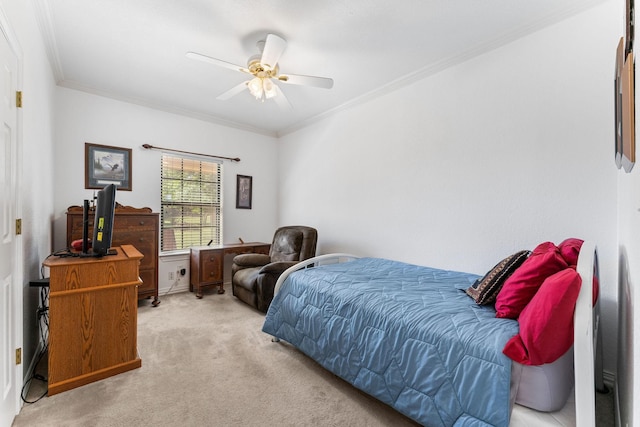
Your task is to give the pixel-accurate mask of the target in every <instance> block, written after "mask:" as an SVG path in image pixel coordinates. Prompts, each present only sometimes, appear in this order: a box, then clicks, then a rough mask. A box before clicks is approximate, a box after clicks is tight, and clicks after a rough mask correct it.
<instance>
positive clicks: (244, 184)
mask: <svg viewBox="0 0 640 427" xmlns="http://www.w3.org/2000/svg"><path fill="white" fill-rule="evenodd" d="M252 192H253V177H251V176H248V175H236V209H251V199H252V198H253V194H252Z"/></svg>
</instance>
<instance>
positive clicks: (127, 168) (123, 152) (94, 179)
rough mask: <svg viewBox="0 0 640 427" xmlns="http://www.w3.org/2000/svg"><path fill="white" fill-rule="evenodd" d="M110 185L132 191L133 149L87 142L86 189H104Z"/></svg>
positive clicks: (85, 147)
mask: <svg viewBox="0 0 640 427" xmlns="http://www.w3.org/2000/svg"><path fill="white" fill-rule="evenodd" d="M108 184H115V185H116V187H117V188H118V190H124V191H131V190H132V188H133V185H132V182H131V149H130V148H120V147H112V146H109V145H99V144H91V143H88V142H85V144H84V188H95V189H102V188H104V187H105V186H106V185H108Z"/></svg>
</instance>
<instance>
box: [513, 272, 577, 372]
mask: <svg viewBox="0 0 640 427" xmlns="http://www.w3.org/2000/svg"><path fill="white" fill-rule="evenodd" d="M580 285H581V279H580V275H579V274H578V273H576V271H575V270H574V269H572V268H567V269H564V270H562V271H560V272H558V273H556V274H554V275H553V276H550V277H548V278H547V279H546V280H545V281H544V283H543V284H542V286H541V287H540V289H539V290H538V293H536V295H535V296H534V297H533V299H532V300H531V302H530V303H529V304H528V305H527V306H526V307H525V309H524V310H522V314H520V318H519V319H518V323H519V324H520V333H519V334H518V335H515V336H514V337H512V338H511V339H510V340H509V341H508V342H507V344H506V345H505V346H504V349H503V350H502V352H503V353H504V354H506V355H507V356H509V357H510V358H511V359H512V360H515V361H516V362H519V363H522V364H523V365H542V364H544V363H551V362H554V361H555V360H556V359H557V358H559V357H560V356H562V355H563V354H565V353H566V352H567V350H569V349H570V348H571V346H572V345H573V312H574V310H575V307H576V300H577V299H578V293H580Z"/></svg>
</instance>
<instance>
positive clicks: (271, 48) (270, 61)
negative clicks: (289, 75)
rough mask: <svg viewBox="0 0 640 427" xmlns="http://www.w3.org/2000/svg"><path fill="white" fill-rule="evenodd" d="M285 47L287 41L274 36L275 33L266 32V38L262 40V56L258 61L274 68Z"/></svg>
mask: <svg viewBox="0 0 640 427" xmlns="http://www.w3.org/2000/svg"><path fill="white" fill-rule="evenodd" d="M286 47H287V42H286V41H285V40H284V39H283V38H281V37H278V36H276V35H275V34H267V39H266V40H265V42H264V50H263V51H262V58H261V59H260V62H261V63H262V64H263V65H269V66H270V67H271V68H275V66H276V64H277V63H278V60H279V59H280V55H282V52H284V49H285V48H286Z"/></svg>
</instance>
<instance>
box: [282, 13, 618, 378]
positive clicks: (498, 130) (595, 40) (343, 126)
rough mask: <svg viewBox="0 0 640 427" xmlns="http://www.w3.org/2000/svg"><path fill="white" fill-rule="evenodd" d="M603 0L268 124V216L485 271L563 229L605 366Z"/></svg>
mask: <svg viewBox="0 0 640 427" xmlns="http://www.w3.org/2000/svg"><path fill="white" fill-rule="evenodd" d="M621 13H622V11H621V8H620V7H619V5H618V2H616V3H615V4H614V3H613V2H609V3H607V4H605V5H603V6H600V7H597V8H595V9H592V10H589V11H587V12H585V13H582V14H581V15H579V16H577V17H574V18H571V19H569V20H567V21H564V22H562V23H559V24H557V25H554V26H552V27H549V28H547V29H545V30H542V31H539V32H537V33H535V34H533V35H530V36H528V37H526V38H523V39H520V40H516V41H514V42H513V43H511V44H509V45H507V46H504V47H502V48H499V49H497V50H495V51H492V52H490V53H487V54H484V55H482V56H479V57H476V58H475V59H472V60H469V61H467V62H465V63H462V64H460V65H458V66H455V67H453V68H451V69H448V70H446V71H443V72H441V73H439V74H436V75H433V76H431V77H429V78H426V79H423V80H421V81H418V82H416V83H414V84H413V85H411V86H408V87H405V88H403V89H401V90H398V91H396V92H393V93H390V94H387V95H385V96H383V97H381V98H378V99H376V100H373V101H371V102H368V103H366V104H363V105H359V106H357V107H354V108H351V109H349V110H347V111H344V112H342V113H340V114H337V115H333V116H330V117H328V118H327V119H325V120H324V121H322V122H320V123H317V124H316V125H314V126H312V127H309V128H305V129H302V130H300V131H298V132H295V133H292V134H289V135H287V136H285V137H283V138H281V142H280V144H279V146H278V148H279V152H280V165H281V174H280V185H279V187H280V189H281V193H280V194H281V203H280V209H281V215H280V222H281V223H292V222H296V223H305V224H309V225H312V226H315V227H317V228H318V233H319V247H318V252H319V253H327V252H352V253H356V254H361V255H369V256H381V257H386V258H392V259H397V260H402V261H407V262H411V263H416V264H422V265H430V266H435V267H440V268H446V269H456V270H462V271H468V272H474V273H478V274H483V273H485V272H486V271H487V270H488V269H490V268H491V267H492V266H493V265H494V264H495V263H496V262H498V261H499V260H500V259H502V258H503V257H505V256H506V255H509V254H511V253H513V252H515V251H517V250H520V249H532V248H533V247H534V246H535V245H537V244H538V243H540V242H543V241H546V240H550V241H553V242H556V243H559V242H560V241H561V240H563V239H565V238H567V237H579V238H582V239H589V240H592V241H594V242H596V244H597V245H598V247H599V251H600V262H601V281H602V287H603V289H602V300H603V310H604V325H605V328H606V330H607V331H608V332H609V333H606V334H605V369H606V370H607V371H608V372H609V373H614V372H615V360H616V359H615V331H616V295H617V286H616V277H617V275H616V272H617V261H616V260H617V245H616V177H617V169H616V168H615V165H614V160H613V157H614V156H613V152H614V150H613V141H612V136H613V125H612V123H613V108H612V105H613V98H612V93H613V89H612V87H613V83H612V78H613V77H612V76H613V65H614V60H615V47H616V45H617V40H618V38H619V35H620V31H621V27H620V14H621Z"/></svg>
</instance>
